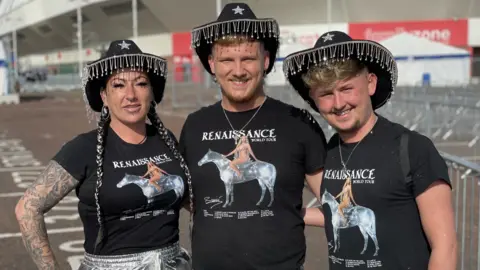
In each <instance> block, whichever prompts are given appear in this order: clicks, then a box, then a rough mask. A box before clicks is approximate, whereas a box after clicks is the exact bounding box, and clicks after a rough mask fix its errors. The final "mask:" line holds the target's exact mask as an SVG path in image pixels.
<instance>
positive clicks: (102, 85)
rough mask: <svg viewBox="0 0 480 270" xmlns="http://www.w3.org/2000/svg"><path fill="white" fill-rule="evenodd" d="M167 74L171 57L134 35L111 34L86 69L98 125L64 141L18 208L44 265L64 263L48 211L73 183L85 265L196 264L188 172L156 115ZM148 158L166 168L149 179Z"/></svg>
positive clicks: (29, 244) (88, 98)
mask: <svg viewBox="0 0 480 270" xmlns="http://www.w3.org/2000/svg"><path fill="white" fill-rule="evenodd" d="M166 72H167V62H166V60H165V59H163V58H161V57H158V56H155V55H151V54H146V53H142V51H141V50H140V49H139V48H138V47H137V45H136V44H135V43H134V42H132V41H129V40H124V41H114V42H112V43H111V44H110V47H109V50H108V51H107V53H106V55H105V56H104V57H103V58H101V59H98V60H97V61H94V62H92V63H90V64H88V65H87V66H86V67H85V69H84V71H83V80H82V81H83V91H84V97H85V102H86V104H87V110H88V112H89V114H90V115H94V116H97V117H99V119H98V125H97V129H96V130H92V131H90V132H87V133H83V134H80V135H78V136H76V137H75V138H73V139H72V140H71V141H69V142H67V143H66V144H65V145H64V146H63V147H62V148H61V149H60V151H59V152H58V153H57V154H56V155H55V156H54V157H53V158H52V160H51V161H50V162H49V163H48V165H47V166H46V169H45V170H44V172H43V173H42V174H41V175H40V176H39V177H38V179H37V180H36V181H35V182H34V183H33V184H32V186H30V187H29V188H28V189H27V190H26V191H25V194H24V196H23V197H22V198H21V199H20V200H19V202H18V204H17V206H16V209H15V213H16V216H17V219H18V222H19V225H20V230H21V232H22V236H23V241H24V244H25V247H26V249H27V251H28V252H29V254H30V256H31V257H32V259H33V261H34V262H35V264H36V265H37V267H38V269H60V267H59V263H58V261H57V260H56V258H55V255H54V254H53V252H52V248H51V246H50V244H49V240H48V236H47V231H46V228H45V222H44V214H45V213H47V212H48V211H49V210H50V209H51V208H52V207H54V206H55V205H56V204H57V203H58V202H59V201H61V200H62V198H64V197H65V196H66V195H67V194H69V193H70V192H71V191H72V190H74V189H75V192H76V195H77V196H78V198H79V204H78V211H79V214H80V217H81V220H82V223H83V227H84V235H85V242H84V249H85V257H84V260H83V261H82V264H81V266H80V269H81V270H91V269H95V270H109V269H136V270H142V269H159V270H163V269H177V270H189V269H191V266H190V265H191V259H190V256H189V254H188V253H187V252H186V251H185V250H184V249H183V248H181V247H180V245H179V242H178V240H179V228H178V219H179V210H180V208H181V207H182V206H183V205H184V202H185V201H186V200H185V198H187V196H185V195H189V197H190V208H192V196H193V195H192V192H191V185H190V173H189V170H188V167H187V166H186V164H185V162H184V160H183V158H182V156H181V155H180V153H179V152H178V151H177V141H176V140H175V137H174V136H173V134H172V133H171V132H170V131H169V130H167V129H166V128H165V126H164V125H163V123H162V121H161V120H160V118H159V117H158V115H157V113H156V105H157V103H159V102H161V100H162V97H163V93H164V87H165V81H166ZM97 113H99V115H97ZM147 118H148V119H149V121H150V124H148V123H147V122H146V120H147ZM152 166H155V167H157V168H158V169H159V170H162V171H167V172H168V174H161V175H156V174H155V175H156V176H157V177H156V178H155V179H149V178H150V174H149V173H146V172H148V171H149V168H151V167H152ZM160 168H161V169H160ZM184 179H185V180H184ZM159 186H160V188H158V187H159ZM185 186H188V188H189V190H188V191H187V190H185Z"/></svg>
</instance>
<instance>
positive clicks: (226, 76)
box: [208, 42, 270, 103]
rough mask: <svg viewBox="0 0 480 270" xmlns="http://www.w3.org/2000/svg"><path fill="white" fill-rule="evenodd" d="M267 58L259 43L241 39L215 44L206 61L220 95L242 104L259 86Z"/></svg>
mask: <svg viewBox="0 0 480 270" xmlns="http://www.w3.org/2000/svg"><path fill="white" fill-rule="evenodd" d="M269 60H270V59H269V55H268V53H266V51H265V50H264V49H263V45H262V44H261V43H260V42H243V43H240V44H228V45H224V44H215V45H214V46H213V49H212V55H211V56H210V57H209V60H208V61H209V64H210V69H211V70H212V72H213V73H214V74H215V77H216V79H217V82H218V83H219V84H220V86H221V89H222V92H223V95H224V96H225V97H226V98H227V99H228V100H229V101H230V102H231V103H245V102H248V101H250V100H252V99H253V98H254V97H255V95H256V94H257V93H258V92H257V91H260V90H261V89H262V86H263V74H264V70H265V69H266V68H267V67H268V63H269Z"/></svg>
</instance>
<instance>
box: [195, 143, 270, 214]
mask: <svg viewBox="0 0 480 270" xmlns="http://www.w3.org/2000/svg"><path fill="white" fill-rule="evenodd" d="M232 155H233V160H230V159H228V157H229V156H232ZM251 157H253V160H252V158H251ZM210 162H211V163H213V164H215V166H216V167H217V169H218V172H219V174H220V179H221V180H222V181H223V183H224V185H225V193H226V194H225V195H226V196H225V203H224V204H223V207H227V206H230V205H232V203H233V201H234V192H233V189H234V185H236V184H241V183H246V182H250V181H253V180H257V182H258V184H259V186H260V189H261V192H262V194H261V196H260V199H259V201H258V202H257V206H258V205H260V204H261V203H262V201H263V199H264V197H265V193H266V190H267V189H268V192H269V194H270V202H269V204H268V207H270V206H271V205H272V203H273V201H274V187H275V180H276V177H277V170H276V168H275V166H274V165H273V164H271V163H268V162H265V161H262V160H259V159H258V158H257V157H256V156H255V154H254V153H253V151H252V147H251V145H250V143H249V141H248V137H247V136H242V137H240V138H238V139H237V141H236V146H235V149H233V150H232V151H231V152H230V153H228V154H226V155H223V154H221V153H218V152H215V151H213V150H211V149H208V151H207V153H206V154H205V155H204V156H203V157H202V159H200V161H199V162H198V166H202V165H204V164H206V163H210Z"/></svg>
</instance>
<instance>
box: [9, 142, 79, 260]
mask: <svg viewBox="0 0 480 270" xmlns="http://www.w3.org/2000/svg"><path fill="white" fill-rule="evenodd" d="M21 142H22V141H21V140H18V139H8V140H7V139H5V140H0V165H3V167H0V172H11V176H12V179H13V182H14V184H15V185H16V186H17V188H19V189H22V190H25V189H27V188H28V187H30V186H31V185H32V183H33V182H34V181H35V180H36V179H37V178H38V176H39V175H40V174H41V172H42V171H43V170H44V169H45V166H42V164H41V162H40V161H38V160H37V159H36V158H34V156H33V153H32V152H31V151H30V150H28V149H26V148H25V146H23V145H22V143H21ZM72 193H73V192H72ZM23 194H24V192H8V193H0V198H12V197H13V198H15V197H20V196H22V195H23ZM76 203H78V198H77V197H76V196H75V195H74V196H72V195H67V196H65V197H64V198H63V199H62V200H61V201H60V202H59V203H58V204H57V205H55V207H53V208H52V209H51V210H50V211H48V212H47V213H46V214H45V216H44V220H45V224H55V223H57V222H58V221H60V220H68V221H76V220H79V219H80V215H79V214H78V208H77V206H72V205H71V204H76ZM69 204H70V205H69ZM58 213H61V215H58ZM69 232H83V227H81V226H79V227H70V228H56V229H50V230H47V234H48V235H53V234H65V233H69ZM21 237H22V233H20V232H18V233H1V234H0V240H1V239H6V238H21ZM74 245H78V247H74ZM59 248H60V249H61V250H64V251H67V252H69V253H74V254H71V255H72V256H68V257H67V258H64V259H65V260H66V261H67V262H68V264H69V265H70V266H71V268H72V269H78V268H79V266H80V263H81V260H82V258H83V255H81V254H83V240H75V241H67V242H64V243H62V244H60V246H59ZM75 253H81V254H75Z"/></svg>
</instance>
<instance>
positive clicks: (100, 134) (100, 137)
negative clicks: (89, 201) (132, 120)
mask: <svg viewBox="0 0 480 270" xmlns="http://www.w3.org/2000/svg"><path fill="white" fill-rule="evenodd" d="M109 123H110V114H109V111H108V108H107V107H105V106H104V107H103V108H102V111H101V113H100V120H99V121H98V125H97V147H96V150H97V156H96V162H97V183H96V186H95V204H96V207H97V221H98V225H99V226H100V228H99V230H98V234H97V239H96V240H95V249H94V253H96V250H97V246H98V245H99V244H100V243H101V242H102V240H103V229H104V228H103V222H102V213H101V209H100V203H99V198H98V197H99V192H100V187H101V186H102V178H103V154H104V152H105V138H106V133H107V130H108V128H107V127H108V124H109Z"/></svg>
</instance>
